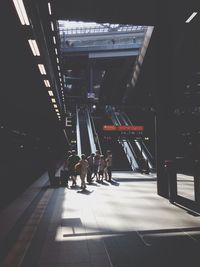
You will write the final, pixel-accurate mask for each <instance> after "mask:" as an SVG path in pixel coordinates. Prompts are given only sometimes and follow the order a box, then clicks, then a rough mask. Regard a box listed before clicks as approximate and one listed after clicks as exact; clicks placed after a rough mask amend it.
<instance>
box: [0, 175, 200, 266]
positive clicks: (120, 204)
mask: <svg viewBox="0 0 200 267" xmlns="http://www.w3.org/2000/svg"><path fill="white" fill-rule="evenodd" d="M113 178H114V180H113V182H112V183H107V182H104V183H103V184H98V183H96V182H94V183H93V184H92V185H90V186H88V187H87V190H86V191H85V192H82V191H81V190H80V188H79V187H77V188H73V189H72V188H69V189H68V188H61V187H59V188H49V187H48V186H45V187H43V189H42V190H40V189H41V186H44V185H45V184H46V181H47V175H46V174H45V175H43V176H42V177H41V178H40V179H39V180H38V181H37V182H36V183H35V184H34V185H33V186H32V187H30V188H29V189H28V190H29V191H28V192H29V193H27V192H26V193H25V194H24V195H23V196H22V197H21V198H20V199H21V202H20V199H18V200H17V201H15V203H13V205H11V206H10V207H8V209H7V210H4V211H3V212H1V213H0V218H4V219H2V220H1V222H0V237H1V244H4V249H3V253H1V259H2V265H1V266H7V267H11V266H13V267H14V266H15V267H16V266H23V267H33V266H34V267H46V266H48V267H51V266H56V267H64V266H66V267H92V266H93V267H129V266H130V267H146V266H147V267H149V266H154V267H155V266H159V267H163V266H192V267H193V266H199V257H198V255H199V251H200V250H199V249H200V217H199V216H198V214H196V216H194V214H193V215H192V214H190V213H188V212H187V211H185V210H184V209H180V208H179V207H177V206H175V205H172V204H170V203H169V201H168V200H166V199H164V198H161V197H159V196H158V195H157V193H156V177H155V175H153V174H150V175H142V174H138V173H134V174H133V173H131V172H114V173H113ZM78 184H79V185H80V180H79V179H78ZM181 190H183V192H184V188H182V189H181ZM31 195H33V197H32V200H31ZM17 203H18V204H17ZM25 203H26V204H25ZM17 205H18V208H17ZM19 206H20V207H21V208H20V207H19ZM22 206H23V208H22ZM23 210H24V211H23ZM9 224H10V225H11V226H9ZM16 225H17V226H16ZM5 239H6V240H8V241H7V243H5V242H4V243H2V241H5ZM5 247H6V248H5ZM1 248H3V246H2V247H1Z"/></svg>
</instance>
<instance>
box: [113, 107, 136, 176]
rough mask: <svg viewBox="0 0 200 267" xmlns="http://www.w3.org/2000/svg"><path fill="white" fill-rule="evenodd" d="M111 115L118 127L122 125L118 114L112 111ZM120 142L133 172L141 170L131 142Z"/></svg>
mask: <svg viewBox="0 0 200 267" xmlns="http://www.w3.org/2000/svg"><path fill="white" fill-rule="evenodd" d="M111 113H112V116H111V119H112V121H113V123H115V124H117V125H121V122H120V120H119V118H118V116H117V115H116V113H115V112H114V111H113V110H112V111H111ZM121 117H122V116H121ZM122 119H123V118H122ZM118 142H119V143H121V145H122V146H123V149H124V152H125V154H126V157H127V159H128V161H129V163H130V165H131V168H132V170H133V171H135V170H137V169H138V168H139V166H138V164H137V161H136V159H135V158H137V157H135V153H133V149H132V147H131V145H130V142H128V141H123V144H122V141H118Z"/></svg>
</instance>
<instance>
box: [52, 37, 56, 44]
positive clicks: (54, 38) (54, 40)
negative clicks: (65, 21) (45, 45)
mask: <svg viewBox="0 0 200 267" xmlns="http://www.w3.org/2000/svg"><path fill="white" fill-rule="evenodd" d="M53 42H54V44H56V37H55V36H53Z"/></svg>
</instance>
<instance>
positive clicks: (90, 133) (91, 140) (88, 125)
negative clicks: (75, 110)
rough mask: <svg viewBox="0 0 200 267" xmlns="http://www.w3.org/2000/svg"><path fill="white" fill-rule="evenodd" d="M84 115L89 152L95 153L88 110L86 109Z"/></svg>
mask: <svg viewBox="0 0 200 267" xmlns="http://www.w3.org/2000/svg"><path fill="white" fill-rule="evenodd" d="M85 114H86V122H87V129H88V134H89V140H90V148H91V152H92V153H95V151H96V150H97V149H96V145H95V140H94V135H93V131H92V125H91V121H90V115H89V111H88V109H86V113H85Z"/></svg>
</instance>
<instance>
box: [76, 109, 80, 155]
mask: <svg viewBox="0 0 200 267" xmlns="http://www.w3.org/2000/svg"><path fill="white" fill-rule="evenodd" d="M76 143H77V154H78V155H79V156H81V137H80V125H79V116H78V108H77V106H76Z"/></svg>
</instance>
